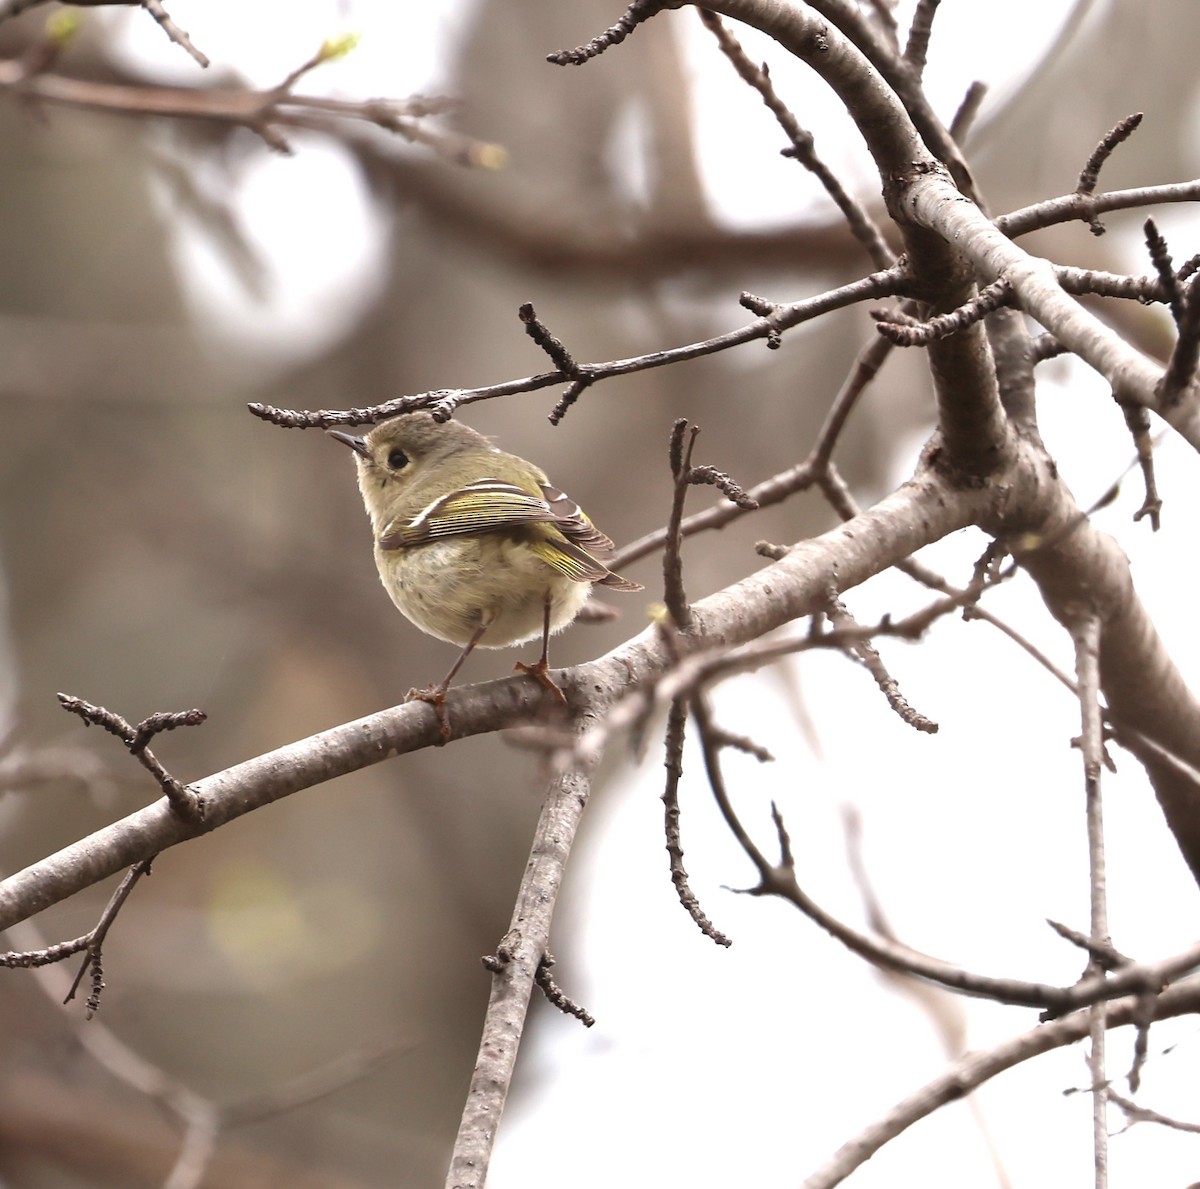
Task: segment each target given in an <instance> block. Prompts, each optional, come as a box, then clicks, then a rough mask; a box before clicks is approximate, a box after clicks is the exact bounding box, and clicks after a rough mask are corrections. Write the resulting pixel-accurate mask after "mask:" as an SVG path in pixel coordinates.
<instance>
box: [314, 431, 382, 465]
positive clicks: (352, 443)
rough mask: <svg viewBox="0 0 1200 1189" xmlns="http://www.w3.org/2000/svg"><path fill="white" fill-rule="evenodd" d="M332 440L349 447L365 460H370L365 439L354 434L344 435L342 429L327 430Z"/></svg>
mask: <svg viewBox="0 0 1200 1189" xmlns="http://www.w3.org/2000/svg"><path fill="white" fill-rule="evenodd" d="M325 432H326V433H327V434H328V435H329V436H330V437H331V438H334V439H336V440H337V441H339V442H341V444H342V445H343V446H349V447H350V449H351V450H353V451H354V453H355V454H358V455H360V456H361V457H363V458H370V457H371V453H370V451H369V450H368V449H367V443H366V440H365V439H364V438H356V437H355V436H354V435H353V434H348V433H342V431H341V430H340V429H327V430H326V431H325Z"/></svg>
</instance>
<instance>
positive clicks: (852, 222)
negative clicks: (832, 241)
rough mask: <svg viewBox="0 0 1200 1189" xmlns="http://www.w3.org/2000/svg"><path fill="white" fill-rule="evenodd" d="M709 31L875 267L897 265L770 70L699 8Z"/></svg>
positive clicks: (789, 154)
mask: <svg viewBox="0 0 1200 1189" xmlns="http://www.w3.org/2000/svg"><path fill="white" fill-rule="evenodd" d="M697 12H698V14H699V16H700V20H701V21H703V23H704V26H705V28H706V29H708V30H709V32H711V33H712V34H713V36H714V37H715V38H716V39H717V44H718V45H719V46H720V47H721V52H722V53H723V54H724V55H725V57H726V58H728V59H729V61H730V63H731V64H732V65H733V68H734V69H735V70H736V71H737V73H738V77H739V78H741V79H742V81H743V82H745V83H747V84H749V85H750V86H751V87H753V88H754V89H755V90H756V91H757V92H758V93H759V95H760V96H761V97H762V101H763V103H765V104H766V106H767V108H768V109H769V110H770V112H771V114H772V115H773V116H774V117H775V120H776V122H777V123H778V124H779V126H780V128H782V129H783V131H784V134H785V135H786V136H787V138H788V140H789V141H790V142H791V147H790V148H787V149H784V150H783V152H784V155H785V156H787V157H794V158H795V159H796V160H797V161H798V162H799V163H800V164H801V165H803V166H804V168H805V169H807V170H808V171H809V172H810V173H811V174H813V176H814V177H816V178H817V180H818V181H819V182H820V183H821V185H822V186H823V187H824V188H825V192H826V193H827V194H828V195H829V197H830V198H832V199H833V201H834V203H835V204H836V206H837V208H838V210H840V211H841V212H842V215H843V216H844V217H845V220H846V223H847V225H848V226H849V228H850V231H851V233H852V234H853V235H854V238H855V239H856V240H858V242H859V243H860V244H862V246H863V248H865V249H866V252H867V255H868V256H869V257H870V258H871V262H872V263H873V264H874V265H875V267H876V268H888V267H890V266H891V265H892V264H894V263H895V259H896V254H895V253H894V252H893V251H892V250H891V248H889V247H888V245H887V241H886V240H885V239H884V238H883V233H882V232H881V231H880V230H879V227H878V225H877V224H876V223H875V221H874V220H873V219H872V218H871V216H870V215H869V214H868V213H867V209H866V208H865V207H864V206H863V205H862V203H860V202H859V201H858V200H857V199H855V198H854V197H853V195H851V194H850V192H849V191H848V190H847V189H846V187H845V186H843V185H842V183H841V182H840V181H839V180H838V177H837V175H836V174H835V173H834V172H833V171H832V170H831V169H830V168H829V166H828V165H826V164H825V162H824V161H823V160H822V159H821V157H820V156H819V155H818V154H817V151H816V142H815V140H814V139H813V134H812V133H811V132H809V131H808V129H806V128H804V127H802V126H801V124H800V121H799V120H797V119H796V117H795V115H794V114H793V113H792V111H791V109H790V108H789V107H788V106H787V104H785V103H784V102H783V100H782V99H780V98H779V95H778V93H777V92H776V90H775V87H774V85H773V84H772V82H771V76H770V74H769V73H768V71H767V67H766V66H765V65H763V66H756V65H755V64H754V63H753V62H752V61H751V60H750V58H749V56H748V55H747V53H746V51H745V50H744V49H742V46H741V43H740V42H739V41H738V39H737V38H736V37H734V36H733V34H732V33H730V32H729V30H728V29H727V28H726V27H725V24H724V22H723V21H722V20H721V18H720V17H719V16H718V15H717V14H716V13H715V12H709V11H707V10H706V9H697Z"/></svg>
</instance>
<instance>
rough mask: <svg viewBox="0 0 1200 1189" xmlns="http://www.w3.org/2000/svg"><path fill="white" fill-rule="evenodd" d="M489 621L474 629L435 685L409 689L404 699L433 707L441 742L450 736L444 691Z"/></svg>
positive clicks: (485, 629)
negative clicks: (446, 671)
mask: <svg viewBox="0 0 1200 1189" xmlns="http://www.w3.org/2000/svg"><path fill="white" fill-rule="evenodd" d="M491 622H492V621H491V620H490V619H489V620H487V621H485V622H484V623H481V624H480V625H479V627H477V628H476V629H475V633H474V635H472V636H471V638H470V639H469V640H468V641H467V645H466V647H465V648H464V649H463V650H462V652H460V653H459V654H458V660H456V661H455V662H454V664H453V665H452V666H451V667H450V672H449V673H447V674H446V676H445V677H443V678H442V679H441V681H439V682H438V683H437V685H427V686H425V688H424V689H410V690H409V691H408V696H407V697H406V698H405V699H404V700H405V701H406V702H428V703H429V704H430V705H431V706H432V707H433V709H434V712H435V713H436V714H437V720H438V727H439V728H440V729H441V732H442V741H443V742H445V741H446V740H447V739H449V738H450V715H449V713H448V712H447V710H446V691H447V690H448V689H449V688H450V682H452V681H453V680H454V676H455V674H456V673H457V672H458V671H459V669H461V668H462V667H463V662H464V661H465V660H466V659H467V657H469V656H470V655H471V653H472V652H474V651H475V645H476V644H478V643H479V641H480V640H481V639H483V633H484V632H486V631H487V630H488V627H489V626H490V625H491Z"/></svg>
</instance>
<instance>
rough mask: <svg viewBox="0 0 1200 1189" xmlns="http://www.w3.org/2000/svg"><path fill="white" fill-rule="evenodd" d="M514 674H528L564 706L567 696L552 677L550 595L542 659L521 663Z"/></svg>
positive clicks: (545, 616) (516, 665) (544, 612)
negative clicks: (528, 663) (529, 663)
mask: <svg viewBox="0 0 1200 1189" xmlns="http://www.w3.org/2000/svg"><path fill="white" fill-rule="evenodd" d="M513 672H514V673H527V674H528V675H529V676H530V677H532V678H533V679H534V681H536V682H537V683H538V684H539V685H541V686H544V687H545V688H546V689H548V690H549V691H550V692H551V693H552V694H553V695H554V696H555V697H556V698H557V699H558V700H559V701H560V702H561V703H562V704H563V705H564V706H565V705H566V704H567V695H566V694H564V693H563V692H562V690H561V689H559V687H558V685H557V684H556V682H555V680H554V678H553V677H551V676H550V594H549V592H547V594H546V606H545V609H544V611H543V618H542V655H541V659H539V660H537V661H535V662H534V663H533V664H532V665H524V664H522V663H521V662H520V661H517V663H516V664H515V665H514V666H513Z"/></svg>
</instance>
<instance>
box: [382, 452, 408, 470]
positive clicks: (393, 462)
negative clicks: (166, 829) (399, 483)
mask: <svg viewBox="0 0 1200 1189" xmlns="http://www.w3.org/2000/svg"><path fill="white" fill-rule="evenodd" d="M387 464H388V466H389V467H390V468H391V469H392V470H393V471H399V470H402V469H403V468H404V467H406V466H408V455H407V454H405V453H404V451H403V450H401V449H400V448H399V447H397V448H396V449H395V450H393V451H392V452H391V453H390V454H389V455H388V456H387Z"/></svg>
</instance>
